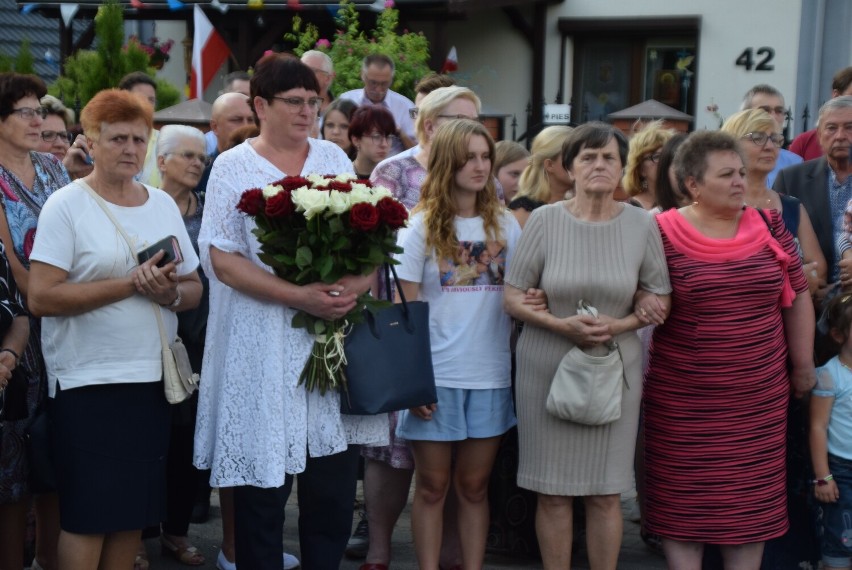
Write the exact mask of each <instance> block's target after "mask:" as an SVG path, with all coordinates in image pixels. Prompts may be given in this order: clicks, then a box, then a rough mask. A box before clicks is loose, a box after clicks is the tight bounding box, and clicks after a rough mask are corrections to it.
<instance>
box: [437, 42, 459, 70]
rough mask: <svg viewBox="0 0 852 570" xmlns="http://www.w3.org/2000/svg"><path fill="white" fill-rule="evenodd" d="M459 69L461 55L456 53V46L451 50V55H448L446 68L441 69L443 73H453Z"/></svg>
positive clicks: (445, 61) (445, 63) (445, 62)
mask: <svg viewBox="0 0 852 570" xmlns="http://www.w3.org/2000/svg"><path fill="white" fill-rule="evenodd" d="M458 69H459V54H458V53H456V46H453V47H452V48H450V53H448V54H447V59H446V60H444V66H443V67H442V68H441V73H452V72H453V71H458Z"/></svg>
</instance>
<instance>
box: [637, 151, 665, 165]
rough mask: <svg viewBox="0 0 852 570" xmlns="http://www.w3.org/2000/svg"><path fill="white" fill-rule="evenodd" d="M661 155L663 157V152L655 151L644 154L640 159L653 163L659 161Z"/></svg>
mask: <svg viewBox="0 0 852 570" xmlns="http://www.w3.org/2000/svg"><path fill="white" fill-rule="evenodd" d="M662 157H663V153H661V152H655V153H652V154H648V155H645V158H643V159H642V160H650V161H651V162H653V163H654V164H658V163H659V162H660V158H662Z"/></svg>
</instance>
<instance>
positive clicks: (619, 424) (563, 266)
mask: <svg viewBox="0 0 852 570" xmlns="http://www.w3.org/2000/svg"><path fill="white" fill-rule="evenodd" d="M506 284H508V285H512V286H514V287H517V288H519V289H522V290H525V289H527V288H529V287H538V288H541V289H544V291H545V292H546V293H547V299H548V307H549V309H550V312H551V313H552V314H553V315H555V316H558V317H568V316H572V315H576V314H577V301H578V300H580V299H584V300H586V301H587V302H589V303H591V304H592V305H593V306H595V307H597V309H598V310H599V311H600V312H601V313H603V314H606V315H610V316H613V317H618V318H620V317H624V316H626V315H628V314H630V313H631V312H632V311H633V295H634V293H635V292H636V289H637V288H641V289H644V290H647V291H651V292H654V293H658V294H668V293H669V292H670V291H671V287H670V285H669V276H668V270H667V269H666V260H665V256H664V254H663V248H662V243H661V241H660V232H659V229H658V227H657V224H656V222H655V221H654V218H653V217H652V216H651V215H650V214H649V213H647V212H645V211H644V210H642V209H640V208H636V207H634V206H630V205H626V204H625V205H624V209H623V210H622V211H621V212H620V213H619V214H618V215H617V216H616V217H614V218H613V219H612V220H609V221H607V222H596V223H591V222H584V221H581V220H578V219H577V218H575V217H574V216H573V214H571V213H570V212H569V211H568V210H567V209H566V208H565V203H564V202H560V203H558V204H553V205H550V206H545V207H543V208H539V209H538V210H536V211H535V212H533V214H532V216H531V217H530V219H529V221H528V222H527V224H526V226H524V231H523V233H522V234H521V240H520V242H519V243H518V248H517V250H516V252H515V255H514V258H513V260H512V264H511V266H510V268H509V272H508V274H507V275H506ZM617 340H618V343H619V345H620V347H621V353H622V357H623V358H624V369H625V372H626V377H627V382H628V385H629V389H628V390H625V391H624V392H623V396H622V413H621V418H620V419H619V420H617V421H616V422H614V423H612V424H608V425H605V426H586V425H580V424H575V423H572V422H568V421H565V420H560V419H558V418H556V417H554V416H551V415H550V414H549V413H548V412H547V410H546V409H545V401H546V399H547V393H548V390H549V389H550V382H551V380H552V379H553V374H554V372H555V371H556V367H557V365H558V364H559V361H560V360H561V359H562V356H563V355H564V354H565V353H566V352H568V351H569V350H570V349H571V348H572V347H573V346H574V345H573V344H572V343H571V342H570V341H569V340H568V339H567V338H566V337H563V336H560V335H557V334H555V333H553V332H550V331H547V330H545V329H541V328H537V327H534V326H530V325H529V324H528V325H526V326H525V327H524V330H523V333H522V334H521V338H520V340H519V341H518V346H517V377H516V388H515V390H516V398H517V402H516V403H517V414H518V436H519V442H518V444H519V447H520V461H519V465H518V485H519V486H520V487H523V488H526V489H531V490H533V491H537V492H539V493H546V494H549V495H563V496H585V495H608V494H615V493H621V492H622V491H626V490H628V489H629V488H630V487H631V486H632V483H633V453H634V450H635V447H636V431H637V428H638V422H639V404H640V401H641V398H642V358H641V345H640V343H639V339H638V337H637V336H636V333H635V332H629V333H624V334H622V335H619V336H618V338H617Z"/></svg>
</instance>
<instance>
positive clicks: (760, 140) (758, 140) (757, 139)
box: [743, 133, 784, 148]
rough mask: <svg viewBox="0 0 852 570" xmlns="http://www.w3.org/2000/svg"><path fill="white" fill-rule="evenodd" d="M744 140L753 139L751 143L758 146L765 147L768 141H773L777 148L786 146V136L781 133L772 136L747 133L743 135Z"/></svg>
mask: <svg viewBox="0 0 852 570" xmlns="http://www.w3.org/2000/svg"><path fill="white" fill-rule="evenodd" d="M743 138H744V139H746V138H748V139H751V142H753V143H754V144H756V145H757V146H763V145H765V144H766V141H772V144H774V145H775V146H777V147H778V148H780V147H781V145H782V144H784V135H782V134H780V133H773V134H771V135H767V134H766V133H746V134H745V135H743Z"/></svg>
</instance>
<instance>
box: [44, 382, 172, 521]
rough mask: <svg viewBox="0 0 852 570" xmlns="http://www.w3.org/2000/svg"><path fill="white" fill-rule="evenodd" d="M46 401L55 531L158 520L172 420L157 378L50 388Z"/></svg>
mask: <svg viewBox="0 0 852 570" xmlns="http://www.w3.org/2000/svg"><path fill="white" fill-rule="evenodd" d="M53 403H54V406H52V413H53V421H54V422H53V427H54V442H55V458H56V468H57V478H58V485H59V517H60V526H61V527H62V530H65V531H67V532H72V533H76V534H104V533H109V532H120V531H130V530H138V529H142V528H145V527H148V526H153V525H157V524H159V523H160V522H161V521H162V520H163V519H164V518H165V507H166V453H167V451H168V445H169V426H170V425H171V424H170V421H171V420H170V418H171V416H170V408H169V404H168V402H166V398H165V396H164V395H163V383H162V382H150V383H137V384H105V385H97V386H85V387H82V388H74V389H70V390H60V389H58V388H57V393H56V399H55V401H54V402H53Z"/></svg>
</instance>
